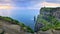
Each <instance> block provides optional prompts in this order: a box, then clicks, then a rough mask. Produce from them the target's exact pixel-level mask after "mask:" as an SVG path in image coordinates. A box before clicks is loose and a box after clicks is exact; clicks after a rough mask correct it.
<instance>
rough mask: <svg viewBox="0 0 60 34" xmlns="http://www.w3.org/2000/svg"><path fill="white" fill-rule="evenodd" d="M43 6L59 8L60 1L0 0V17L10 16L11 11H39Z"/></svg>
mask: <svg viewBox="0 0 60 34" xmlns="http://www.w3.org/2000/svg"><path fill="white" fill-rule="evenodd" d="M44 6H46V7H60V0H0V10H1V11H0V15H10V14H11V12H12V11H11V10H29V9H30V10H31V9H33V10H39V9H40V8H41V7H44Z"/></svg>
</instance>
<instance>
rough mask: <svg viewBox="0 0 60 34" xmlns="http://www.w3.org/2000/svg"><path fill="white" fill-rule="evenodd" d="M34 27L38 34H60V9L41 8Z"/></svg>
mask: <svg viewBox="0 0 60 34" xmlns="http://www.w3.org/2000/svg"><path fill="white" fill-rule="evenodd" d="M39 23H40V24H39ZM41 24H42V25H41ZM36 27H37V28H36V29H37V33H38V34H60V33H59V32H60V7H56V8H50V7H42V8H41V9H40V14H39V15H38V17H37V21H36ZM51 29H52V30H51Z"/></svg>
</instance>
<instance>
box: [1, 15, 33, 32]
mask: <svg viewBox="0 0 60 34" xmlns="http://www.w3.org/2000/svg"><path fill="white" fill-rule="evenodd" d="M0 20H4V21H8V22H9V23H11V24H17V25H20V26H21V27H22V30H24V31H27V32H30V33H34V31H33V30H32V29H31V28H30V27H28V26H26V25H24V24H23V23H22V22H19V21H17V20H15V19H12V18H10V17H3V16H0Z"/></svg>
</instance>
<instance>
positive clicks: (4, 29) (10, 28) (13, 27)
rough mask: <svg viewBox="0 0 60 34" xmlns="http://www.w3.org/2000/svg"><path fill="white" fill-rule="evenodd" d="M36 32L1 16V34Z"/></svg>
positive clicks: (30, 33)
mask: <svg viewBox="0 0 60 34" xmlns="http://www.w3.org/2000/svg"><path fill="white" fill-rule="evenodd" d="M32 33H34V31H33V30H32V29H31V28H29V27H28V26H26V25H24V24H23V23H21V22H19V21H17V20H15V19H12V18H10V17H2V16H0V34H32Z"/></svg>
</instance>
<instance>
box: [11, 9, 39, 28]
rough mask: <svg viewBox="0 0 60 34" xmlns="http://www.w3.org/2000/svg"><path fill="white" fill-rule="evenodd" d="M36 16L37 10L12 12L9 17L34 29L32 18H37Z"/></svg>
mask: <svg viewBox="0 0 60 34" xmlns="http://www.w3.org/2000/svg"><path fill="white" fill-rule="evenodd" d="M38 14H39V10H33V9H28V10H12V12H11V17H12V18H14V19H16V20H18V21H20V22H22V23H24V24H25V25H27V26H29V27H31V28H32V29H34V25H35V22H34V16H37V15H38Z"/></svg>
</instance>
